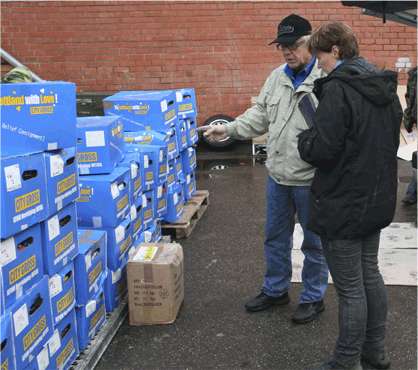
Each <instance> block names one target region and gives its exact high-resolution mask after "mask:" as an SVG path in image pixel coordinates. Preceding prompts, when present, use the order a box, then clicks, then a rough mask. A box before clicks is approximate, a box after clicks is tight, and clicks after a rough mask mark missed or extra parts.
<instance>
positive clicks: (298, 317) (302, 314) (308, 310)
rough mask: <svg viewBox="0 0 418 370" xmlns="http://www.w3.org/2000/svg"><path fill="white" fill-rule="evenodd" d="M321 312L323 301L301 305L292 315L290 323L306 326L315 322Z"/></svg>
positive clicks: (323, 306) (323, 307)
mask: <svg viewBox="0 0 418 370" xmlns="http://www.w3.org/2000/svg"><path fill="white" fill-rule="evenodd" d="M323 310H325V305H324V301H323V300H320V301H318V302H312V303H301V304H299V306H298V308H297V309H296V311H295V313H294V314H293V316H292V321H293V322H294V323H296V324H306V323H308V322H310V321H312V320H315V319H316V317H317V316H318V314H319V313H321V312H322V311H323Z"/></svg>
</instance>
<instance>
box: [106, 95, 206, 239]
mask: <svg viewBox="0 0 418 370" xmlns="http://www.w3.org/2000/svg"><path fill="white" fill-rule="evenodd" d="M104 111H105V114H106V115H110V116H112V115H116V116H119V117H121V118H122V120H123V124H124V137H125V142H126V146H125V150H126V152H127V153H128V154H127V155H129V156H131V157H135V156H136V157H139V158H140V160H141V161H142V164H143V166H144V172H145V175H144V176H145V181H144V197H143V198H144V204H149V201H151V202H153V205H152V207H150V210H148V212H147V211H146V210H145V206H144V224H145V241H146V242H149V241H156V239H158V238H155V237H154V238H152V237H151V235H153V233H152V232H149V230H150V229H149V228H150V226H149V224H151V225H152V227H154V228H155V227H157V229H160V227H161V226H160V222H161V221H162V222H165V223H172V222H176V221H177V220H178V219H179V218H180V216H181V215H182V213H183V207H184V203H185V201H187V200H188V199H190V198H191V196H192V194H193V193H194V192H195V191H196V179H195V168H196V151H195V149H194V148H193V145H195V144H196V143H197V141H198V135H197V130H196V116H197V109H196V98H195V92H194V89H192V88H189V89H179V90H163V91H122V92H119V93H117V94H115V95H113V96H110V97H108V98H106V99H104ZM151 209H153V215H152V214H151ZM159 236H160V233H158V237H159Z"/></svg>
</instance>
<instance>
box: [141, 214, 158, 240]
mask: <svg viewBox="0 0 418 370" xmlns="http://www.w3.org/2000/svg"><path fill="white" fill-rule="evenodd" d="M143 234H144V242H145V243H158V242H159V241H160V240H161V237H162V235H161V221H160V220H158V219H154V220H153V221H152V223H151V225H150V226H149V227H147V228H146V229H145V231H144V232H143Z"/></svg>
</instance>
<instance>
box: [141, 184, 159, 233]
mask: <svg viewBox="0 0 418 370" xmlns="http://www.w3.org/2000/svg"><path fill="white" fill-rule="evenodd" d="M154 191H155V190H149V191H145V192H144V193H143V194H142V210H143V212H144V213H143V214H144V229H146V228H148V227H149V226H151V224H152V221H154V218H155V217H156V214H155V207H154V202H155V199H154Z"/></svg>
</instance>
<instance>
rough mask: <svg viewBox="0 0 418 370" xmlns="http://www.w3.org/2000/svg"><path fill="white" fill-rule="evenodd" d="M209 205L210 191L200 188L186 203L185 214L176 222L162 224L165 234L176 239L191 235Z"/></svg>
mask: <svg viewBox="0 0 418 370" xmlns="http://www.w3.org/2000/svg"><path fill="white" fill-rule="evenodd" d="M208 205H209V191H208V190H198V191H196V192H195V193H194V195H193V196H192V198H191V199H190V200H189V201H188V202H187V203H186V204H185V205H184V210H183V214H182V215H181V217H180V218H179V219H178V220H177V221H176V222H174V223H170V224H168V223H167V224H162V225H161V230H162V233H163V235H171V236H172V237H173V238H174V239H185V238H188V237H189V236H190V234H191V233H192V231H193V229H194V228H195V226H196V224H197V222H198V221H199V220H200V219H201V218H202V216H203V214H204V213H205V212H206V209H207V208H208Z"/></svg>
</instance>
